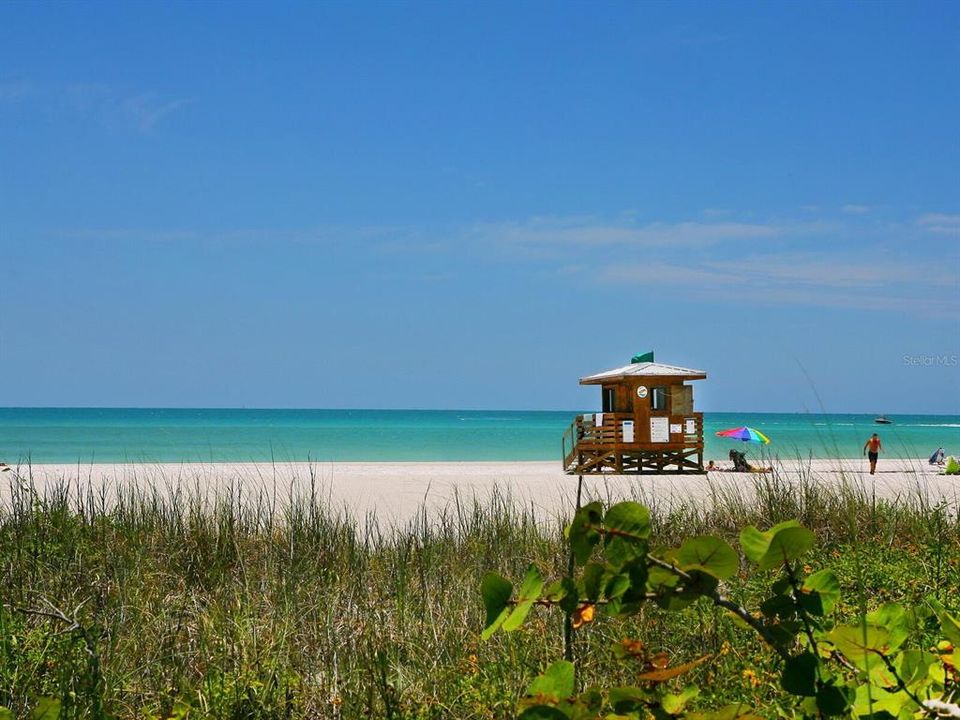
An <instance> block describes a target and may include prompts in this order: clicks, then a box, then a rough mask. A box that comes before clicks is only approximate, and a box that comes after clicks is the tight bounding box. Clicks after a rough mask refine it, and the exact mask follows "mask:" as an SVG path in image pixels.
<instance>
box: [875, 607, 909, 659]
mask: <svg viewBox="0 0 960 720" xmlns="http://www.w3.org/2000/svg"><path fill="white" fill-rule="evenodd" d="M866 621H867V623H868V624H869V625H876V626H877V627H882V628H884V629H885V630H886V631H887V633H888V637H887V650H888V652H889V651H893V650H896V649H897V648H899V647H900V646H901V645H903V643H904V642H905V641H906V639H907V638H908V637H910V630H911V617H910V616H909V615H908V614H907V611H906V610H904V608H903V606H901V605H898V604H897V603H885V604H883V605H881V606H880V607H879V608H877V609H876V610H874V611H873V612H871V613H868V614H867V617H866Z"/></svg>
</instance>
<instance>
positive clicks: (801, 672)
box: [780, 652, 817, 697]
mask: <svg viewBox="0 0 960 720" xmlns="http://www.w3.org/2000/svg"><path fill="white" fill-rule="evenodd" d="M780 685H781V686H782V687H783V689H784V690H786V691H787V692H788V693H790V694H791V695H802V696H804V697H812V696H814V695H816V694H817V658H816V657H815V656H814V654H813V653H810V652H805V653H803V654H801V655H794V656H793V657H791V658H790V659H789V660H787V661H786V662H785V663H784V665H783V676H782V677H781V678H780Z"/></svg>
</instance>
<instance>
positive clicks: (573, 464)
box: [562, 352, 707, 475]
mask: <svg viewBox="0 0 960 720" xmlns="http://www.w3.org/2000/svg"><path fill="white" fill-rule="evenodd" d="M706 377H707V374H706V373H705V372H704V371H703V370H693V369H691V368H685V367H678V366H676V365H664V364H662V363H657V362H654V360H653V353H652V352H650V353H646V354H644V355H638V356H636V357H634V358H633V359H632V360H631V362H630V364H629V365H624V366H623V367H619V368H614V369H613V370H607V371H606V372H602V373H597V374H596V375H589V376H587V377H585V378H580V384H581V385H599V386H600V392H601V408H602V410H601V412H597V413H590V414H586V415H578V416H577V417H576V419H575V420H574V421H573V424H572V425H570V427H569V428H568V429H567V431H566V432H565V433H564V435H563V442H562V449H563V469H564V472H566V473H567V474H569V475H599V474H603V473H608V474H614V475H640V474H643V473H664V472H672V473H703V472H704V469H703V413H699V412H695V411H694V408H693V386H692V385H687V384H686V381H687V380H704V379H706Z"/></svg>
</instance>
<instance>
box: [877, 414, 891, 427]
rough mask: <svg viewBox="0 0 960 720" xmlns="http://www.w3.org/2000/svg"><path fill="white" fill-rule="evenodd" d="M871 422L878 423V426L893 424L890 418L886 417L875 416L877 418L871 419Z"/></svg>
mask: <svg viewBox="0 0 960 720" xmlns="http://www.w3.org/2000/svg"><path fill="white" fill-rule="evenodd" d="M873 421H874V422H875V423H879V424H880V425H892V424H893V420H891V419H890V418H888V417H887V416H886V415H877V416H876V417H875V418H874V419H873Z"/></svg>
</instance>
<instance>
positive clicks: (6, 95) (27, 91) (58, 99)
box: [0, 80, 192, 135]
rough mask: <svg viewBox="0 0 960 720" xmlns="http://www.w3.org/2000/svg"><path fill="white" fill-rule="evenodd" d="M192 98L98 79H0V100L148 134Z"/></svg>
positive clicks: (6, 103) (0, 102) (0, 101)
mask: <svg viewBox="0 0 960 720" xmlns="http://www.w3.org/2000/svg"><path fill="white" fill-rule="evenodd" d="M191 102H192V100H190V99H189V98H185V97H173V96H168V95H164V94H162V93H159V92H156V91H153V90H149V91H138V92H124V91H122V90H119V89H117V88H114V87H111V86H109V85H104V84H101V83H73V84H70V85H38V84H34V83H31V82H29V81H28V80H6V81H0V104H2V105H6V106H8V107H11V106H13V105H15V104H16V105H19V106H21V107H23V108H27V109H32V110H34V111H42V112H45V113H49V114H51V115H55V116H56V115H59V116H61V117H65V118H70V119H76V118H83V119H86V120H93V121H96V122H98V123H100V124H102V125H104V126H106V127H108V128H114V129H116V128H125V129H128V130H134V131H136V132H138V133H141V134H144V135H147V134H150V133H151V132H152V131H153V130H154V129H155V128H156V127H157V126H158V125H159V124H160V123H161V122H163V121H165V120H167V119H168V118H169V117H170V116H171V115H173V114H174V113H176V112H178V111H179V110H181V109H182V108H184V107H186V106H187V105H189V104H190V103H191Z"/></svg>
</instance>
